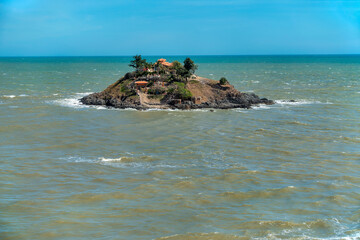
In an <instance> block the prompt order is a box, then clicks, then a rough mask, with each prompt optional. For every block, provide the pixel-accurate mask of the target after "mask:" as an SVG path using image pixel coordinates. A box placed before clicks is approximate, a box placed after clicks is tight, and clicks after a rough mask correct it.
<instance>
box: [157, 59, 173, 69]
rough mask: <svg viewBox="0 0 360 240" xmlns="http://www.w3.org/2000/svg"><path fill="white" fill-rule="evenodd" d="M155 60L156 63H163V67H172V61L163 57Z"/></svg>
mask: <svg viewBox="0 0 360 240" xmlns="http://www.w3.org/2000/svg"><path fill="white" fill-rule="evenodd" d="M157 61H158V63H160V64H161V65H163V66H165V67H172V66H173V65H174V64H173V63H169V62H167V61H166V59H164V58H160V59H159V60H157Z"/></svg>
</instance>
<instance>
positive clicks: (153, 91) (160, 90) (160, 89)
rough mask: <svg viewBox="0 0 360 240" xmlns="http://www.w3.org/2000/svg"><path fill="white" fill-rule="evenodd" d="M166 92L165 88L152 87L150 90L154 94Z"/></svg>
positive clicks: (149, 92)
mask: <svg viewBox="0 0 360 240" xmlns="http://www.w3.org/2000/svg"><path fill="white" fill-rule="evenodd" d="M164 92H165V89H164V88H150V89H149V90H148V94H153V95H160V94H163V93H164Z"/></svg>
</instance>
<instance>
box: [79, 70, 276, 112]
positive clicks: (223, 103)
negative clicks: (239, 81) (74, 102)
mask: <svg viewBox="0 0 360 240" xmlns="http://www.w3.org/2000/svg"><path fill="white" fill-rule="evenodd" d="M197 79H199V80H200V81H201V82H202V84H201V86H195V88H196V90H197V92H201V93H202V94H198V95H202V96H200V99H205V98H206V100H205V101H201V100H200V102H198V103H196V101H195V100H194V99H190V100H184V101H181V103H180V102H179V101H176V100H178V99H176V97H174V96H164V99H162V101H161V100H160V101H157V102H156V101H155V102H154V101H152V102H146V101H144V100H143V101H142V99H141V95H144V94H143V93H141V92H140V91H136V95H131V96H127V95H124V94H122V93H121V91H118V94H116V93H115V94H114V91H113V90H114V88H115V89H116V88H117V86H118V85H119V84H120V83H121V82H123V81H124V79H120V80H119V81H118V82H117V83H115V84H113V85H111V86H109V87H108V88H107V89H105V90H104V91H102V92H99V93H93V94H90V95H87V96H85V97H83V98H81V99H80V101H81V103H83V104H85V105H101V106H106V107H114V108H120V109H125V108H134V109H137V110H146V109H153V108H160V109H183V110H189V109H202V108H213V109H231V108H248V109H249V108H251V106H254V105H258V104H266V105H272V104H274V101H272V100H269V99H267V98H260V97H259V96H257V95H256V94H254V93H242V92H240V91H238V90H236V89H235V88H234V87H233V86H232V85H228V86H226V87H221V86H219V85H218V83H217V81H215V80H210V79H205V78H201V77H197ZM193 85H194V84H193V83H188V84H186V85H185V86H186V89H190V92H191V90H194V86H193ZM202 88H203V89H206V91H204V92H202V91H201V90H202ZM209 90H210V91H209ZM206 92H207V93H208V95H206ZM209 92H210V93H209ZM165 97H166V98H165ZM147 98H148V96H147ZM198 98H199V97H198Z"/></svg>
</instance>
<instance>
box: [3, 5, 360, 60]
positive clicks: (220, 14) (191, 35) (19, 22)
mask: <svg viewBox="0 0 360 240" xmlns="http://www.w3.org/2000/svg"><path fill="white" fill-rule="evenodd" d="M359 53H360V0H347V1H346V0H344V1H341V0H223V1H220V0H219V1H214V0H182V1H180V0H167V1H166V0H155V1H149V0H106V1H99V0H50V1H49V0H0V56H63V55H70V56H94V55H101V56H104V55H134V54H143V55H238V54H359Z"/></svg>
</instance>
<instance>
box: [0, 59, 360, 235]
mask: <svg viewBox="0 0 360 240" xmlns="http://www.w3.org/2000/svg"><path fill="white" fill-rule="evenodd" d="M192 58H193V59H194V60H195V62H196V63H197V64H198V65H199V70H198V72H197V73H198V75H201V76H204V77H209V78H213V79H219V78H220V77H222V76H225V77H226V78H227V79H228V80H230V82H231V84H233V85H234V86H235V87H236V88H237V89H239V90H240V91H244V92H255V93H256V94H258V95H259V96H260V97H267V98H269V99H273V100H276V104H275V105H272V106H257V107H254V108H253V109H249V110H244V109H233V110H215V111H214V112H211V111H208V110H199V111H168V110H166V111H165V110H161V111H159V110H149V111H135V110H132V109H127V110H116V109H106V108H104V107H89V106H84V105H81V104H80V103H79V101H78V99H79V98H80V97H81V96H84V95H86V94H88V93H91V92H96V91H101V90H103V89H104V88H105V87H106V86H108V85H109V84H111V83H113V82H115V81H116V80H117V79H119V78H120V77H121V76H122V75H123V74H124V73H126V72H127V71H129V70H130V69H129V67H128V66H127V64H128V62H129V60H130V57H88V58H82V57H71V58H70V57H69V58H60V57H59V58H0V185H1V188H0V239H16V240H18V239H36V240H42V239H56V240H57V239H104V240H105V239H135V240H137V239H169V240H173V239H360V174H359V172H360V56H251V57H247V56H206V57H205V56H195V57H192ZM167 59H168V60H175V59H176V60H180V61H182V60H183V59H184V57H174V56H173V57H167ZM148 60H152V61H154V60H156V57H148ZM292 99H293V100H296V102H290V101H289V100H292Z"/></svg>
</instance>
